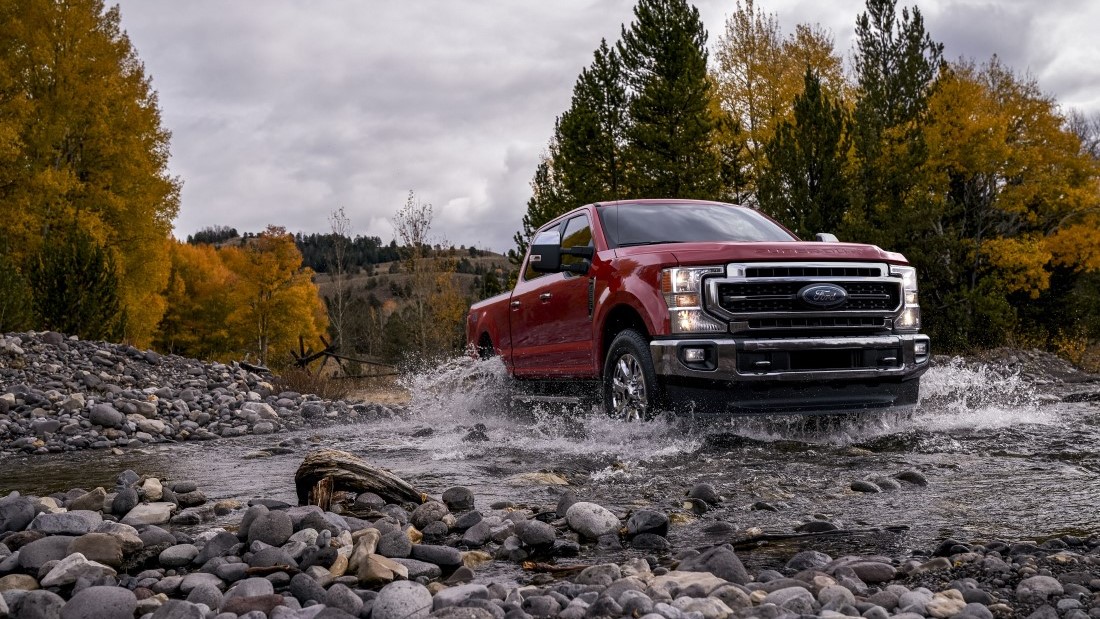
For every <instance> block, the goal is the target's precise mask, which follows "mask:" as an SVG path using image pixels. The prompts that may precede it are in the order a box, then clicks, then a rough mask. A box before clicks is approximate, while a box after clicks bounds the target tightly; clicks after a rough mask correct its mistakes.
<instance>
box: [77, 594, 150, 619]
mask: <svg viewBox="0 0 1100 619" xmlns="http://www.w3.org/2000/svg"><path fill="white" fill-rule="evenodd" d="M136 609H137V597H136V596H134V593H133V592H132V591H130V590H129V589H125V588H123V587H88V588H86V589H83V590H81V591H80V592H79V593H77V594H76V595H74V596H73V597H72V598H71V599H70V600H69V601H68V603H66V604H65V606H64V607H63V608H62V609H61V619H118V618H119V617H133V616H134V611H135V610H136Z"/></svg>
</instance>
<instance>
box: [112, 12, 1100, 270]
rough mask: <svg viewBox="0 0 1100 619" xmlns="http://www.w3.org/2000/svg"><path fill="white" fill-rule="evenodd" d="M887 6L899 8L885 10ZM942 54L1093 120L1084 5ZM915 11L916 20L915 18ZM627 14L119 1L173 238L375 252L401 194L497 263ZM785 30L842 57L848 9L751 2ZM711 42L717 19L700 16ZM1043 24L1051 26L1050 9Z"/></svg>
mask: <svg viewBox="0 0 1100 619" xmlns="http://www.w3.org/2000/svg"><path fill="white" fill-rule="evenodd" d="M902 4H905V3H904V2H902ZM921 4H922V11H923V12H924V14H925V16H926V20H927V24H928V27H929V30H930V31H931V32H932V34H933V36H934V37H936V38H937V39H938V40H941V41H943V42H944V43H945V44H946V47H947V49H946V55H947V56H948V58H956V57H959V56H973V57H975V58H976V59H978V60H979V61H982V60H985V59H987V58H988V57H989V56H990V55H991V54H993V53H997V54H999V55H1000V57H1001V58H1002V59H1003V60H1004V61H1005V62H1006V64H1008V65H1009V66H1012V67H1014V68H1016V69H1018V70H1022V69H1028V70H1030V71H1031V73H1032V75H1034V76H1036V77H1037V79H1039V81H1040V85H1041V86H1042V87H1043V88H1044V90H1047V91H1050V92H1052V93H1054V94H1056V95H1058V96H1059V97H1060V98H1062V100H1064V101H1067V102H1070V103H1072V104H1074V105H1081V106H1086V107H1091V108H1092V109H1097V108H1100V98H1098V94H1097V93H1098V92H1100V86H1098V84H1100V79H1098V77H1100V76H1098V75H1097V71H1098V69H1097V68H1096V67H1100V62H1097V60H1098V59H1097V58H1096V56H1097V55H1098V53H1097V50H1096V48H1095V46H1090V45H1089V43H1090V33H1088V32H1087V25H1088V24H1089V23H1092V24H1095V23H1098V22H1100V15H1097V9H1095V8H1092V7H1091V6H1090V5H1091V3H1090V2H1088V0H1053V1H1052V2H1048V3H1046V5H1045V6H1044V7H1043V11H1042V15H1039V14H1038V12H1037V11H1036V10H1035V9H1034V8H1032V6H1033V5H1032V4H1031V3H1030V2H1028V1H1026V0H1011V1H1009V0H1005V1H998V2H992V1H978V0H940V1H938V2H929V3H921ZM924 5H927V7H925V6H924ZM632 6H633V2H632V1H629V0H614V1H612V2H605V1H600V0H565V1H559V2H553V3H531V2H497V3H457V2H449V1H445V0H424V1H420V2H402V3H391V2H355V1H352V0H343V1H335V0H333V1H326V2H318V3H301V2H288V1H267V0H265V1H261V0H242V1H236V2H221V1H216V0H191V1H189V2H169V1H167V0H155V1H149V0H122V2H121V8H122V15H123V26H124V27H125V28H126V30H127V31H128V33H129V34H130V37H131V38H132V39H133V41H134V43H135V45H136V47H137V49H138V53H139V55H140V56H141V58H142V60H143V61H144V62H145V65H146V70H147V71H148V73H149V74H150V75H152V76H153V80H154V82H153V83H154V87H155V88H156V89H157V90H158V91H159V93H160V100H161V106H162V108H163V119H164V123H165V125H166V126H167V127H168V128H169V129H171V130H172V131H173V140H172V153H173V156H172V163H171V167H172V171H173V173H174V174H178V175H180V176H181V177H182V178H183V179H184V183H185V185H184V190H183V204H182V208H181V211H180V217H179V219H178V220H177V222H176V224H177V225H176V231H177V234H178V235H180V236H186V235H187V234H189V233H192V232H194V231H196V230H198V229H200V228H203V227H205V226H209V225H214V224H221V225H230V226H235V227H237V228H238V229H241V230H259V229H261V228H262V227H263V226H264V225H266V224H268V223H274V224H278V225H283V226H285V227H287V228H288V229H290V230H294V231H297V230H301V231H305V232H313V231H324V230H326V229H327V217H328V214H329V213H330V212H331V211H332V210H334V209H336V208H338V207H341V206H342V207H344V208H345V209H346V211H347V213H348V215H349V216H350V217H351V220H352V225H353V228H354V230H355V232H356V233H359V234H375V235H378V236H381V237H382V238H383V239H384V240H386V241H388V240H389V239H390V238H391V236H392V233H391V229H390V225H389V218H390V217H391V216H392V214H393V213H394V212H395V211H396V210H397V209H398V208H399V207H400V206H401V205H402V204H403V203H404V200H405V197H406V195H407V193H408V190H410V189H414V190H416V192H417V195H418V196H419V197H420V199H422V200H423V201H426V202H431V203H432V204H433V205H434V207H435V213H436V221H435V228H436V230H435V231H436V233H437V235H438V236H440V237H446V238H447V240H449V241H450V242H452V243H455V244H465V245H477V246H481V247H487V248H491V249H494V250H498V251H503V250H506V249H508V248H509V247H511V245H512V242H511V236H512V233H513V232H514V231H515V230H517V229H518V228H519V227H520V218H521V217H522V215H523V212H524V208H525V203H526V201H527V198H528V195H529V187H528V183H529V181H530V178H531V176H532V174H533V173H534V168H535V165H536V163H537V161H538V156H539V154H540V153H541V152H542V151H543V150H544V149H545V147H546V142H547V140H548V138H549V137H550V133H551V130H552V128H553V122H554V117H555V116H556V115H558V114H560V113H561V112H562V111H563V110H564V109H565V108H566V106H567V105H568V103H569V97H570V94H571V90H572V86H573V81H574V80H575V79H576V76H577V74H578V73H579V72H580V70H581V68H583V67H584V66H586V65H587V64H588V63H589V62H590V60H591V55H592V51H593V50H594V49H595V47H596V46H597V44H598V43H599V40H600V38H601V37H606V38H608V39H609V40H612V41H613V40H615V39H617V38H618V36H619V28H620V25H621V24H622V23H624V22H629V21H630V19H631V18H632V16H633V15H632V12H631V7H632ZM758 6H761V7H763V8H765V9H767V10H774V11H776V12H777V13H778V14H779V17H780V22H781V24H782V25H783V27H784V29H785V30H787V31H790V30H792V29H793V27H794V25H795V24H796V23H800V22H810V23H820V24H822V25H824V26H827V27H829V28H830V29H832V31H833V32H834V34H835V36H836V42H837V47H838V49H840V50H843V51H844V53H845V54H846V55H847V50H848V49H849V47H850V45H851V40H852V37H853V35H854V22H855V16H856V15H857V14H858V13H859V12H860V11H861V10H863V3H862V2H858V1H855V0H837V1H835V2H829V3H822V2H811V1H809V0H780V1H776V2H774V3H765V2H759V1H758ZM699 7H700V11H701V13H702V15H703V19H704V22H705V23H706V25H707V27H708V30H709V31H710V35H711V40H712V42H713V41H715V40H716V39H717V37H718V36H719V35H720V34H721V32H722V31H723V30H724V20H725V16H726V14H728V13H729V12H730V11H731V10H733V8H734V4H733V3H732V2H729V1H728V0H703V1H701V2H700V3H699ZM1055 8H1056V9H1057V10H1053V9H1055Z"/></svg>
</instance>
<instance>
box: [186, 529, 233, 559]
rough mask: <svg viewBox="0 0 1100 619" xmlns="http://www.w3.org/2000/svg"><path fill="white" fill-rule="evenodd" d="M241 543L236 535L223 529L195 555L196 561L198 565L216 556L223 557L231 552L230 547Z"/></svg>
mask: <svg viewBox="0 0 1100 619" xmlns="http://www.w3.org/2000/svg"><path fill="white" fill-rule="evenodd" d="M239 543H240V540H238V539H237V536H236V535H233V534H232V533H229V532H228V531H221V532H219V533H218V534H217V535H215V536H214V537H212V538H210V539H209V540H207V542H206V545H205V546H203V547H202V550H200V551H199V554H198V556H196V557H195V559H194V562H195V563H196V564H198V565H203V564H204V563H206V562H207V561H209V560H210V559H213V558H214V557H222V556H225V555H227V554H228V553H229V551H230V549H231V548H233V547H234V546H236V545H237V544H239Z"/></svg>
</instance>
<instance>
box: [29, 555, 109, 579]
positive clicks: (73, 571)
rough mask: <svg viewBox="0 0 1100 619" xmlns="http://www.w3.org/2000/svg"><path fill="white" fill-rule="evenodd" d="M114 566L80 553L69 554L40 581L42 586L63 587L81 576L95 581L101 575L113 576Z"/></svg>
mask: <svg viewBox="0 0 1100 619" xmlns="http://www.w3.org/2000/svg"><path fill="white" fill-rule="evenodd" d="M115 573H116V572H115V570H114V568H111V567H109V566H106V565H103V564H102V563H96V562H95V561H89V560H88V559H87V558H85V557H84V555H82V554H80V553H74V554H71V555H69V556H67V557H65V558H64V559H62V560H60V561H58V562H57V564H56V565H55V566H54V567H53V569H51V570H50V571H49V572H48V573H47V574H46V576H45V577H44V578H43V579H42V582H41V583H40V584H41V585H42V586H43V587H63V586H65V585H71V584H73V583H75V582H76V581H77V580H80V579H81V578H86V579H88V580H89V581H95V580H96V579H97V578H99V577H101V576H114V575H115Z"/></svg>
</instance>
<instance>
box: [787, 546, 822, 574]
mask: <svg viewBox="0 0 1100 619" xmlns="http://www.w3.org/2000/svg"><path fill="white" fill-rule="evenodd" d="M832 560H833V558H832V557H830V556H829V555H827V554H825V553H823V552H818V551H816V550H803V551H802V552H800V553H798V554H796V555H795V556H793V557H791V560H790V561H787V569H790V570H794V571H796V572H801V571H802V570H810V569H820V568H822V567H825V566H826V565H828V564H829V563H830V562H832Z"/></svg>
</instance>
